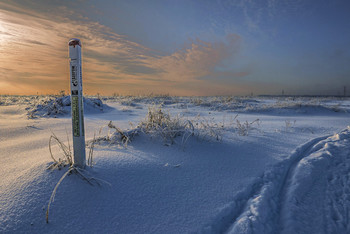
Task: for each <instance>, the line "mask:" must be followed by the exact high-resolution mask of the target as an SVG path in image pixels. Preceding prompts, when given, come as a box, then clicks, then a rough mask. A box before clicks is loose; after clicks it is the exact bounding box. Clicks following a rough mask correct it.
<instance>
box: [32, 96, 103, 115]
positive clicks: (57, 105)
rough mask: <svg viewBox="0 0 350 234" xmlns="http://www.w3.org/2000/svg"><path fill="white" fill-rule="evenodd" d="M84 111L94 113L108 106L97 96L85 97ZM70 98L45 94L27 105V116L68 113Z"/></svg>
mask: <svg viewBox="0 0 350 234" xmlns="http://www.w3.org/2000/svg"><path fill="white" fill-rule="evenodd" d="M83 102H84V112H87V113H95V112H103V111H104V110H105V109H108V108H109V107H108V106H107V105H105V104H103V103H102V101H101V99H99V98H93V97H91V98H85V97H83ZM70 106H71V99H70V96H63V97H55V96H46V97H42V98H38V99H37V100H34V101H33V102H32V103H31V104H30V106H29V107H27V108H26V110H27V116H28V118H36V117H54V118H56V117H58V116H63V115H66V114H69V113H70V111H71V107H70Z"/></svg>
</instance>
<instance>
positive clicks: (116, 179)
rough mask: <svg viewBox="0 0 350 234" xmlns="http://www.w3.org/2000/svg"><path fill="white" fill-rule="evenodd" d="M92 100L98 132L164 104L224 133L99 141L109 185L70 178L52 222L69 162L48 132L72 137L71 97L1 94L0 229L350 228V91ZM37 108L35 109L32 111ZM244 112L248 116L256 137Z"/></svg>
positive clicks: (90, 123) (92, 122)
mask: <svg viewBox="0 0 350 234" xmlns="http://www.w3.org/2000/svg"><path fill="white" fill-rule="evenodd" d="M89 98H92V97H89ZM63 99H64V98H63ZM47 100H49V101H47ZM85 100H87V101H86V104H85V108H86V109H88V108H90V109H89V111H87V112H86V113H85V126H86V127H85V129H86V134H87V136H86V139H87V141H89V140H90V141H91V140H92V138H93V136H94V134H96V135H98V136H101V137H103V136H107V135H108V134H111V133H108V131H111V129H109V128H108V127H107V125H108V123H109V121H113V124H114V125H115V126H117V127H118V128H120V129H123V130H126V129H132V128H133V127H132V126H130V125H129V122H131V123H133V126H134V128H135V126H137V124H138V123H139V122H140V121H142V120H143V119H145V116H146V115H147V111H148V107H150V106H152V105H154V104H161V103H162V104H163V106H162V110H163V111H164V113H169V115H170V116H179V117H181V118H184V119H186V120H189V121H191V122H192V123H194V124H195V123H199V124H206V125H205V126H207V128H206V129H205V128H204V127H202V128H198V129H199V130H198V131H209V130H210V131H215V134H218V135H219V136H220V139H219V140H217V139H216V138H215V137H211V135H210V134H208V135H205V136H206V137H203V136H204V134H202V135H200V134H198V135H195V136H192V137H189V139H188V140H187V141H186V142H185V143H184V144H183V142H182V137H181V136H180V137H176V138H175V139H174V143H173V144H171V143H169V142H167V141H165V140H164V139H163V138H162V137H160V136H157V135H152V134H145V133H142V134H139V135H138V136H136V137H135V138H134V139H133V140H132V142H130V143H129V144H128V145H127V146H126V145H123V144H122V143H120V144H114V143H108V142H107V143H101V144H96V147H95V150H94V166H93V167H92V168H90V167H87V168H86V170H85V171H84V174H85V175H87V176H89V177H93V178H96V179H98V180H99V181H100V186H98V185H95V186H91V185H89V184H88V183H87V182H86V181H84V180H82V179H81V178H80V177H79V176H77V175H76V174H71V175H69V176H67V177H66V178H65V179H64V180H63V181H62V183H61V184H60V186H59V187H58V190H57V193H56V196H55V200H54V202H53V203H52V204H51V207H50V215H49V223H48V224H47V223H46V221H45V213H46V209H47V205H48V202H49V199H50V196H51V193H52V191H53V189H54V187H55V185H56V183H57V182H58V181H59V179H60V178H61V177H62V175H63V174H64V173H65V172H66V171H67V169H68V168H64V169H62V170H53V171H51V170H47V167H48V166H49V165H50V164H51V163H52V160H51V158H50V154H49V150H48V140H49V137H50V135H51V134H52V133H51V131H52V132H54V133H55V134H56V135H57V136H58V137H59V138H60V139H62V141H63V142H65V143H67V140H66V139H67V134H68V136H71V119H70V117H69V105H61V106H60V108H61V107H62V108H63V110H65V109H67V111H66V112H64V113H58V114H57V113H56V114H54V115H51V114H50V115H48V114H47V113H49V112H48V111H47V110H49V109H50V108H51V107H52V105H53V103H60V101H59V99H57V98H53V97H36V96H33V97H20V96H18V97H13V96H7V97H4V96H3V97H0V103H1V104H0V152H1V154H0V177H1V180H0V233H62V232H64V233H77V232H78V233H101V232H103V233H181V232H182V233H349V232H350V227H349V226H350V221H349V217H348V215H349V209H350V208H349V207H350V204H349V201H350V199H349V198H350V183H349V176H350V174H349V173H350V144H349V140H350V128H349V127H348V126H349V125H350V119H349V117H350V114H349V112H350V100H349V99H340V98H310V97H307V98H300V97H298V98H295V97H294V98H282V97H278V98H277V97H257V98H254V97H249V98H242V97H240V98H237V97H198V98H188V97H106V98H102V101H103V103H104V104H103V105H99V106H98V105H97V106H96V105H95V104H96V103H95V104H93V103H91V102H93V101H91V100H96V99H85ZM38 103H39V104H40V105H41V106H39V105H38ZM62 103H65V102H62ZM86 105H88V106H86ZM67 106H68V108H67ZM99 107H102V109H101V108H99ZM35 108H36V109H35ZM33 109H35V110H36V111H35V113H36V114H35V116H34V117H35V118H28V117H32V116H31V115H29V114H28V113H32V112H31V111H33ZM58 109H59V108H58ZM51 117H55V118H51ZM257 119H258V120H259V121H257ZM237 120H238V122H239V123H240V124H244V123H248V125H249V129H248V131H247V134H242V133H241V131H240V129H239V127H238V126H239V125H238V122H237ZM252 122H254V123H252ZM250 123H252V124H250ZM203 126H204V125H203ZM99 132H100V133H99ZM206 133H207V132H206ZM53 151H54V154H55V155H57V156H58V155H60V151H59V149H58V148H57V147H54V148H53Z"/></svg>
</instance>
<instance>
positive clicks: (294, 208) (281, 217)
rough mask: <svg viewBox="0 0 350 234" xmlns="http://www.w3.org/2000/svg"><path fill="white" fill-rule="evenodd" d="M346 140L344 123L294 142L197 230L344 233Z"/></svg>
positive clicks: (349, 160) (349, 195) (348, 196)
mask: <svg viewBox="0 0 350 234" xmlns="http://www.w3.org/2000/svg"><path fill="white" fill-rule="evenodd" d="M349 139H350V127H348V128H347V129H345V130H344V131H342V132H341V133H339V134H336V135H334V136H323V137H318V138H315V139H313V140H311V141H309V142H307V143H306V144H304V145H302V146H300V147H298V148H297V149H296V150H295V151H294V152H293V153H292V154H291V156H290V157H289V158H288V159H286V160H284V161H282V162H281V163H279V164H277V165H275V166H273V167H272V168H270V169H268V170H266V171H265V173H264V174H263V176H262V177H260V178H257V179H256V180H255V181H254V182H253V184H252V185H251V186H250V187H248V188H247V189H245V190H244V191H241V192H240V193H239V194H238V195H237V196H236V197H235V199H234V201H233V202H231V203H230V204H228V205H227V206H226V207H224V208H223V209H222V211H221V212H220V213H219V215H217V216H216V218H215V219H214V220H212V221H211V222H210V224H209V225H207V226H205V227H204V228H203V229H202V230H201V231H200V232H201V233H349V232H350V227H349V224H348V220H349V215H350V210H349V209H350V208H349V207H350V182H349V177H350V146H349V145H350V144H349V143H350V142H349ZM321 224H324V225H321Z"/></svg>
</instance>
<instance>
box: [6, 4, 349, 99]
mask: <svg viewBox="0 0 350 234" xmlns="http://www.w3.org/2000/svg"><path fill="white" fill-rule="evenodd" d="M101 2H103V4H101ZM139 9H142V11H139ZM349 9H350V8H349V4H348V3H347V2H346V1H323V2H322V3H321V2H317V1H310V2H307V3H304V2H303V1H289V0H287V1H283V2H279V1H266V2H265V1H262V2H260V1H259V4H258V2H251V1H249V2H248V1H238V0H237V1H236V0H232V1H218V2H215V1H176V3H175V2H172V1H162V2H149V3H148V4H147V5H146V4H145V2H143V1H135V2H134V1H133V3H129V2H128V1H107V0H105V1H70V2H67V1H62V2H60V1H57V2H51V1H43V0H38V1H20V0H18V1H2V2H1V3H0V94H37V93H42V94H47V93H51V94H55V93H58V92H59V91H60V90H66V91H67V90H68V88H69V82H68V80H69V74H68V55H67V50H68V46H67V43H68V41H69V39H70V38H80V39H81V41H82V45H83V47H82V48H83V79H84V92H85V93H87V94H96V93H101V94H104V95H111V94H113V93H118V94H150V93H155V94H171V95H247V94H251V93H254V94H280V93H281V90H285V91H286V93H287V94H323V95H330V94H331V95H337V94H339V93H340V92H341V90H342V89H343V87H344V86H350V70H349V68H348V67H349V66H348V64H349V62H350V51H349V48H350V45H349V41H350V32H349V30H348V28H349V22H350V19H349V18H350V16H349V15H350V10H349ZM113 12H114V13H113Z"/></svg>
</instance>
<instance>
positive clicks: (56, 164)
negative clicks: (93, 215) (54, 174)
mask: <svg viewBox="0 0 350 234" xmlns="http://www.w3.org/2000/svg"><path fill="white" fill-rule="evenodd" d="M67 142H68V145H66V144H65V143H64V142H63V141H61V140H60V139H59V138H58V137H57V136H56V135H55V134H54V133H53V132H52V135H51V136H50V139H49V151H50V156H51V158H52V160H53V163H52V164H51V165H50V166H49V167H48V168H47V169H49V170H55V169H58V170H61V169H63V168H65V167H68V170H67V171H66V172H65V173H64V174H63V176H62V177H61V178H60V179H59V181H58V182H57V184H56V186H55V188H54V189H53V191H52V193H51V196H50V200H49V203H48V205H47V210H46V223H49V211H50V206H51V203H52V202H54V200H55V195H56V192H57V189H58V187H59V185H60V184H61V183H62V181H63V179H64V178H66V176H68V175H70V174H73V173H74V174H76V175H78V176H79V177H80V178H82V179H83V180H85V181H86V182H87V183H88V184H90V185H95V184H97V185H100V183H99V181H101V180H99V179H96V178H93V177H87V176H86V175H84V169H82V168H79V167H76V166H75V165H74V163H73V157H72V155H73V152H72V148H71V146H70V143H69V137H68V133H67ZM54 143H56V146H58V149H59V150H60V152H61V155H60V156H58V158H57V157H55V156H54V154H53V151H54V150H53V149H52V148H53V145H54ZM94 145H95V137H94V139H93V141H92V143H91V145H90V147H89V156H88V165H89V166H91V167H92V165H93V161H92V159H93V149H94ZM102 182H104V181H102Z"/></svg>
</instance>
